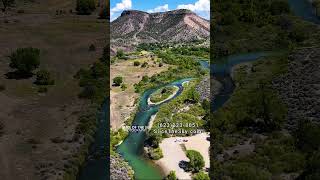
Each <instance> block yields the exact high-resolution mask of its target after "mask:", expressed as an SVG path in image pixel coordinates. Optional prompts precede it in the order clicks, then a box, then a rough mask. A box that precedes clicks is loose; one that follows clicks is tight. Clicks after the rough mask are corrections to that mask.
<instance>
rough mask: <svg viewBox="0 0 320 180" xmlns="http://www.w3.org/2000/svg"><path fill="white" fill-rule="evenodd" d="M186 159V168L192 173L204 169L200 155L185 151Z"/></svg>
mask: <svg viewBox="0 0 320 180" xmlns="http://www.w3.org/2000/svg"><path fill="white" fill-rule="evenodd" d="M187 157H188V158H189V160H190V161H189V164H188V168H189V169H190V170H191V171H193V172H199V171H200V170H201V169H202V168H203V167H204V160H203V157H202V155H201V154H200V153H199V152H198V151H195V150H187Z"/></svg>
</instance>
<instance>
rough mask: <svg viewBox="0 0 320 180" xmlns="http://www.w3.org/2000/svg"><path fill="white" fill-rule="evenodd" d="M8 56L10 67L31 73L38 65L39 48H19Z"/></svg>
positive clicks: (20, 71)
mask: <svg viewBox="0 0 320 180" xmlns="http://www.w3.org/2000/svg"><path fill="white" fill-rule="evenodd" d="M9 58H10V61H11V63H10V67H11V68H14V69H17V71H18V73H21V74H31V73H32V71H33V70H35V69H36V68H38V67H39V65H40V50H39V49H37V48H32V47H29V48H19V49H17V50H16V51H15V52H13V53H11V55H10V56H9Z"/></svg>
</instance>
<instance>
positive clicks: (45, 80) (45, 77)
mask: <svg viewBox="0 0 320 180" xmlns="http://www.w3.org/2000/svg"><path fill="white" fill-rule="evenodd" d="M34 83H35V84H37V85H53V84H54V80H53V79H52V77H51V75H50V72H49V71H47V70H40V71H38V72H37V79H36V81H35V82H34Z"/></svg>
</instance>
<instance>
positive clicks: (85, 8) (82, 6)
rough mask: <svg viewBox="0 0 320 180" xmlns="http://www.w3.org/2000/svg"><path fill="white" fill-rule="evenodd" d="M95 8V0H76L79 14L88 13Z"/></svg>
mask: <svg viewBox="0 0 320 180" xmlns="http://www.w3.org/2000/svg"><path fill="white" fill-rule="evenodd" d="M95 9H96V2H95V0H77V4H76V10H77V12H78V14H80V15H90V14H91V13H92V12H93V11H94V10H95Z"/></svg>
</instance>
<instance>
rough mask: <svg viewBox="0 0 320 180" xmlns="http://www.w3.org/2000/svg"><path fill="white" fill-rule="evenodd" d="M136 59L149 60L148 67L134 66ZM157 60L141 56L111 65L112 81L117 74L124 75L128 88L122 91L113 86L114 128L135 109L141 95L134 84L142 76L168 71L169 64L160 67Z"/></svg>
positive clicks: (112, 119) (112, 121)
mask: <svg viewBox="0 0 320 180" xmlns="http://www.w3.org/2000/svg"><path fill="white" fill-rule="evenodd" d="M134 61H140V62H141V64H142V63H143V62H148V64H149V67H148V68H141V67H140V66H134V65H133V62H134ZM155 61H156V59H155V60H152V59H151V58H146V57H143V58H139V59H134V60H127V61H120V62H117V63H115V64H113V65H111V68H110V69H111V71H110V76H111V81H110V86H111V87H112V83H113V82H112V79H113V78H114V77H116V76H122V77H123V80H124V83H125V84H126V85H127V87H128V88H127V89H126V90H125V91H122V90H121V88H120V87H112V88H111V93H110V95H111V106H110V109H111V127H112V129H118V128H120V127H121V125H122V124H123V123H124V122H125V120H126V119H127V118H129V116H130V114H131V113H132V112H133V111H134V109H135V104H134V101H135V99H136V98H138V97H139V94H137V93H135V89H134V86H133V85H134V84H135V83H138V82H139V81H141V79H142V77H143V76H145V75H147V76H149V77H151V76H152V75H154V74H158V73H160V72H162V71H166V70H167V69H168V68H169V65H166V64H164V65H163V66H162V67H159V63H158V62H157V63H156V64H154V62H155Z"/></svg>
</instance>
